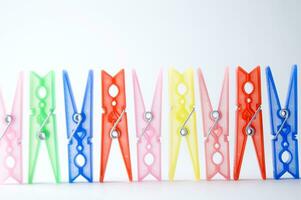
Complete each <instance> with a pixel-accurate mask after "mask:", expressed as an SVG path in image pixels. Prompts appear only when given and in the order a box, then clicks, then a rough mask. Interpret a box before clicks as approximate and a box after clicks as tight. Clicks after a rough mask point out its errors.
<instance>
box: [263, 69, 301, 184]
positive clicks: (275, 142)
mask: <svg viewBox="0 0 301 200" xmlns="http://www.w3.org/2000/svg"><path fill="white" fill-rule="evenodd" d="M297 73H298V71H297V65H294V66H293V67H292V73H291V80H290V84H289V88H288V94H287V99H286V105H285V107H284V108H283V107H281V104H280V101H279V97H278V93H277V89H276V85H275V82H274V79H273V75H272V72H271V69H270V67H267V68H266V77H267V86H268V97H269V106H270V122H271V131H272V136H273V139H272V149H273V167H274V170H273V174H274V178H275V179H280V178H281V177H282V176H283V175H284V174H285V173H286V172H288V173H289V174H291V175H292V177H293V178H295V179H298V178H299V159H298V140H297V133H298V132H297V131H298V89H297V85H298V81H297Z"/></svg>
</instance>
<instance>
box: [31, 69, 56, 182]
mask: <svg viewBox="0 0 301 200" xmlns="http://www.w3.org/2000/svg"><path fill="white" fill-rule="evenodd" d="M30 110H31V115H30V133H29V134H30V138H29V173H28V183H32V182H33V178H34V174H35V170H36V164H37V159H38V155H39V152H40V145H41V142H42V143H44V142H45V143H46V146H47V150H48V156H49V159H50V162H51V166H52V170H53V174H54V177H55V181H56V182H57V183H58V182H60V167H59V157H58V144H57V135H56V134H57V133H56V132H57V130H56V116H55V74H54V72H53V71H51V72H50V73H48V74H47V75H46V76H45V77H40V76H39V75H37V74H36V73H35V72H31V74H30Z"/></svg>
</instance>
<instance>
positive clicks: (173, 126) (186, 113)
mask: <svg viewBox="0 0 301 200" xmlns="http://www.w3.org/2000/svg"><path fill="white" fill-rule="evenodd" d="M169 101H170V151H171V152H170V156H171V157H170V166H169V180H171V181H172V180H173V179H174V176H175V170H176V164H177V160H178V155H179V150H180V145H181V141H182V138H183V139H186V142H187V145H188V149H189V153H190V157H191V160H192V165H193V169H194V174H195V179H196V180H199V179H200V167H199V156H198V138H197V128H196V114H195V100H194V79H193V69H187V70H186V71H185V72H184V73H182V74H181V73H179V72H178V71H176V70H174V69H171V70H169Z"/></svg>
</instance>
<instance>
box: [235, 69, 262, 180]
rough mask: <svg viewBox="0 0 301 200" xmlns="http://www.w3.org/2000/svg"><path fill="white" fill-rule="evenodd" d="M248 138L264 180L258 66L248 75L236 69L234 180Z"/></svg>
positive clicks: (238, 172) (237, 175) (237, 174)
mask: <svg viewBox="0 0 301 200" xmlns="http://www.w3.org/2000/svg"><path fill="white" fill-rule="evenodd" d="M248 136H250V137H252V140H253V143H254V147H255V151H256V155H257V160H258V163H259V167H260V171H261V176H262V179H266V169H265V155H264V139H263V127H262V110H261V78H260V67H259V66H257V67H256V68H255V69H253V70H252V71H251V72H250V73H247V72H246V71H245V70H244V69H242V68H241V67H238V68H237V110H236V142H235V158H234V180H238V179H239V174H240V169H241V164H242V160H243V155H244V151H245V147H246V142H247V138H248Z"/></svg>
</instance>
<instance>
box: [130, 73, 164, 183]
mask: <svg viewBox="0 0 301 200" xmlns="http://www.w3.org/2000/svg"><path fill="white" fill-rule="evenodd" d="M133 87H134V102H135V120H136V135H137V138H138V141H137V155H138V158H137V160H138V181H142V180H143V179H144V178H145V177H146V176H147V175H149V174H151V175H153V176H154V177H155V178H156V179H157V180H159V181H160V180H161V141H160V137H161V111H162V108H161V106H162V71H160V73H159V76H158V79H157V83H156V88H155V93H154V97H153V103H152V107H151V110H146V109H145V105H144V101H143V96H142V92H141V89H140V85H139V81H138V77H137V74H136V71H135V70H133ZM147 159H149V160H147Z"/></svg>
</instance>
